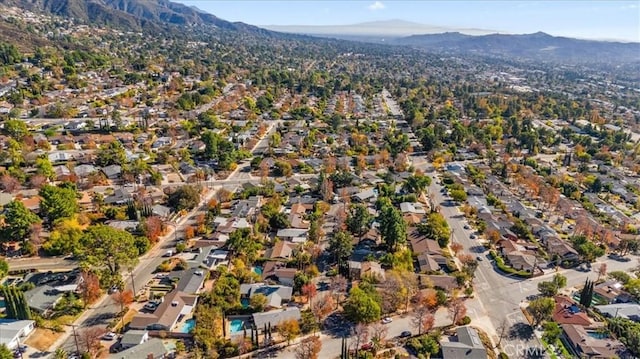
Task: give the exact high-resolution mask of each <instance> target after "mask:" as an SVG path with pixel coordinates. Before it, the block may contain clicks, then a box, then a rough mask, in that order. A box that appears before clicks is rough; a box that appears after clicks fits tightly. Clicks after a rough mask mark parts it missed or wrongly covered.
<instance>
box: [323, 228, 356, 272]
mask: <svg viewBox="0 0 640 359" xmlns="http://www.w3.org/2000/svg"><path fill="white" fill-rule="evenodd" d="M352 252H353V238H352V237H351V235H350V234H349V233H347V232H344V231H337V232H335V233H334V234H333V236H331V238H330V239H329V253H330V254H331V255H332V256H333V258H334V260H335V261H336V262H337V263H338V267H339V268H345V266H346V263H347V259H349V256H351V253H352Z"/></svg>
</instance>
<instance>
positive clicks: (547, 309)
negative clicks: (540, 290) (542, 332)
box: [527, 297, 556, 326]
mask: <svg viewBox="0 0 640 359" xmlns="http://www.w3.org/2000/svg"><path fill="white" fill-rule="evenodd" d="M555 307H556V302H555V300H553V298H548V297H542V298H537V299H534V300H532V301H531V302H529V307H528V308H527V309H528V310H529V313H530V314H531V316H532V317H533V325H534V326H538V325H539V324H540V323H542V322H543V321H546V320H549V319H550V318H551V314H553V309H554V308H555Z"/></svg>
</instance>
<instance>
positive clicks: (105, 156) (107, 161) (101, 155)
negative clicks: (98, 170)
mask: <svg viewBox="0 0 640 359" xmlns="http://www.w3.org/2000/svg"><path fill="white" fill-rule="evenodd" d="M125 163H127V154H126V152H125V148H124V146H123V145H122V143H120V141H113V142H110V143H108V144H105V145H103V146H102V147H100V149H98V151H97V153H96V165H98V166H100V167H104V166H109V165H123V164H125Z"/></svg>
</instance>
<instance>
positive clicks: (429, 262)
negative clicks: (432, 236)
mask: <svg viewBox="0 0 640 359" xmlns="http://www.w3.org/2000/svg"><path fill="white" fill-rule="evenodd" d="M442 258H444V257H442ZM445 261H446V259H445ZM445 264H446V262H445ZM418 267H420V273H430V272H436V271H439V270H440V263H438V262H437V261H436V260H435V258H434V256H432V255H430V254H428V253H423V254H420V255H419V256H418Z"/></svg>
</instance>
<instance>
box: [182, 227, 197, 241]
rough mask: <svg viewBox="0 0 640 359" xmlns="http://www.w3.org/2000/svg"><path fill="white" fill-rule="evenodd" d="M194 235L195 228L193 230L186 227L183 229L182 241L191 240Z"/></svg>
mask: <svg viewBox="0 0 640 359" xmlns="http://www.w3.org/2000/svg"><path fill="white" fill-rule="evenodd" d="M195 235H196V230H195V228H193V226H186V227H185V228H184V239H187V240H188V239H191V238H193V237H195Z"/></svg>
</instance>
